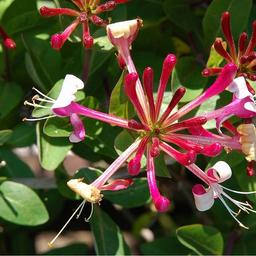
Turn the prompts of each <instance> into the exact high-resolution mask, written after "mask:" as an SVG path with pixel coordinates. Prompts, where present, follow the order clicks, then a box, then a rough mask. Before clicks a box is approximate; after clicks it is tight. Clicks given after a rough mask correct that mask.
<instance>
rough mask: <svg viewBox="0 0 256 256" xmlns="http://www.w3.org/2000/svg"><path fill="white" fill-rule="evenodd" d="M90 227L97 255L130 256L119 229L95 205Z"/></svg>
mask: <svg viewBox="0 0 256 256" xmlns="http://www.w3.org/2000/svg"><path fill="white" fill-rule="evenodd" d="M90 226H91V230H92V232H93V236H94V239H95V250H96V253H97V255H130V251H129V248H128V246H127V244H126V242H125V240H124V238H123V236H122V234H121V232H120V229H119V227H118V226H117V225H116V224H115V223H114V222H113V220H112V219H111V218H110V217H109V216H108V215H107V214H106V213H105V212H103V211H102V210H101V209H100V208H99V207H98V206H96V205H94V212H93V215H92V218H91V220H90Z"/></svg>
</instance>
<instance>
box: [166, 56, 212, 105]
mask: <svg viewBox="0 0 256 256" xmlns="http://www.w3.org/2000/svg"><path fill="white" fill-rule="evenodd" d="M201 70H202V69H201V68H200V66H199V65H198V63H196V62H195V60H194V58H193V57H182V58H180V59H179V62H178V63H177V65H176V67H175V69H174V71H173V75H172V81H171V86H172V91H173V92H174V91H175V90H177V88H178V87H180V86H184V87H185V88H186V90H187V91H186V94H185V96H184V97H183V98H182V99H181V102H188V101H191V100H193V99H194V98H196V97H197V96H199V95H200V94H201V92H202V91H203V88H204V87H205V85H206V83H207V81H208V79H206V78H204V77H202V76H201Z"/></svg>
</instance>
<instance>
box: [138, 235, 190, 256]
mask: <svg viewBox="0 0 256 256" xmlns="http://www.w3.org/2000/svg"><path fill="white" fill-rule="evenodd" d="M141 251H142V253H143V254H144V255H188V250H187V249H185V248H184V246H182V245H181V244H180V243H179V241H178V239H177V237H176V236H166V237H162V238H158V239H155V240H154V241H152V242H150V243H144V244H142V245H141Z"/></svg>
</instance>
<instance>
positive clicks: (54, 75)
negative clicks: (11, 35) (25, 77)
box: [22, 34, 62, 90]
mask: <svg viewBox="0 0 256 256" xmlns="http://www.w3.org/2000/svg"><path fill="white" fill-rule="evenodd" d="M22 39H23V44H24V46H25V48H26V50H27V55H26V58H25V62H26V68H27V71H28V74H29V75H30V77H31V79H32V80H33V81H34V82H35V83H36V85H37V86H39V87H40V89H42V90H47V89H49V88H51V87H52V85H53V84H54V83H55V82H56V81H58V80H59V79H60V78H61V77H62V68H61V67H62V65H61V55H60V53H59V52H57V51H53V50H52V49H51V47H49V42H48V40H42V39H40V38H36V37H32V36H28V35H26V36H25V35H24V34H23V36H22Z"/></svg>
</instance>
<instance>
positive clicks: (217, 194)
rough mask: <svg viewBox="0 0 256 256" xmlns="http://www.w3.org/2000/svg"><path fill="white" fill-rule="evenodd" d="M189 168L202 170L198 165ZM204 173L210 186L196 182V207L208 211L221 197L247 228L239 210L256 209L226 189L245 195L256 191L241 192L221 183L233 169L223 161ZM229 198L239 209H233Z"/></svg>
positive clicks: (230, 211) (194, 194) (229, 175)
mask: <svg viewBox="0 0 256 256" xmlns="http://www.w3.org/2000/svg"><path fill="white" fill-rule="evenodd" d="M188 168H191V169H193V171H196V172H199V171H201V170H199V169H198V167H195V166H193V165H192V166H189V167H188ZM202 175H204V176H205V178H204V179H205V182H206V184H208V186H209V187H208V188H205V187H204V186H202V185H201V184H196V185H195V186H194V187H193V189H192V193H193V196H194V199H195V205H196V208H197V209H198V210H199V211H207V210H209V209H210V208H211V207H212V206H213V204H214V201H215V200H216V199H219V200H220V201H221V202H222V203H223V205H224V206H225V207H226V209H227V210H228V212H229V213H230V215H231V216H232V217H233V218H234V219H235V220H236V221H237V222H238V223H239V225H240V226H241V227H243V228H247V227H246V226H244V225H243V223H241V222H240V221H239V220H238V218H237V215H238V214H239V211H240V210H242V211H244V212H246V213H249V212H254V213H256V211H255V210H253V209H252V206H251V205H250V204H249V203H248V202H241V201H238V200H236V199H233V198H232V197H231V196H229V194H227V192H226V191H229V192H232V193H235V194H243V195H249V194H255V193H256V192H255V191H253V192H240V191H236V190H232V189H229V188H226V187H224V186H223V185H221V183H222V182H224V181H226V180H228V179H229V178H230V177H231V175H232V171H231V169H230V167H229V165H228V164H227V163H226V162H223V161H219V162H217V163H216V164H215V165H214V166H213V167H211V168H210V169H208V170H207V171H206V173H204V172H202ZM227 200H229V202H231V203H233V204H234V205H235V206H237V207H238V208H239V211H238V212H235V211H234V210H232V209H231V208H230V206H229V204H228V203H227Z"/></svg>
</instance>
